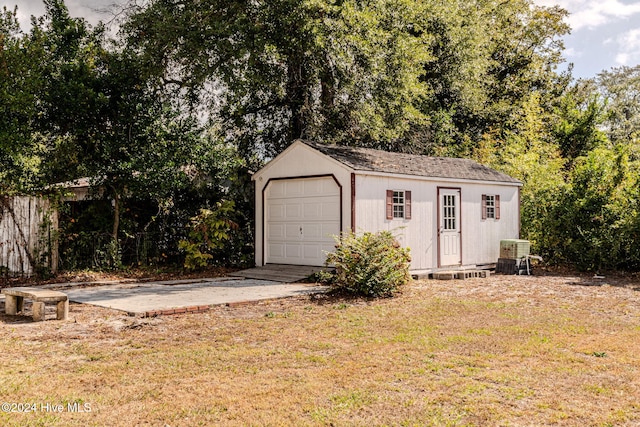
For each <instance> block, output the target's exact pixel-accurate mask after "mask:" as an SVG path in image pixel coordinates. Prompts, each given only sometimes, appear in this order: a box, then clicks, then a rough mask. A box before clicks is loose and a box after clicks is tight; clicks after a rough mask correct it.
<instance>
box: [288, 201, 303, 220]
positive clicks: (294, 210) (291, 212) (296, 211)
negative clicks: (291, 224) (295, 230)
mask: <svg viewBox="0 0 640 427" xmlns="http://www.w3.org/2000/svg"><path fill="white" fill-rule="evenodd" d="M302 212H303V211H302V204H301V203H287V204H286V205H285V218H283V219H285V220H291V219H302V218H304V217H303V215H302Z"/></svg>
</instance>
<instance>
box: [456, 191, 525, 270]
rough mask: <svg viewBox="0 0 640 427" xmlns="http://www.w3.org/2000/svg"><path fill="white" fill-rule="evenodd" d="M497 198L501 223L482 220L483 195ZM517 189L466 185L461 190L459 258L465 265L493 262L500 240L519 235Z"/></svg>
mask: <svg viewBox="0 0 640 427" xmlns="http://www.w3.org/2000/svg"><path fill="white" fill-rule="evenodd" d="M483 194H488V195H499V196H500V219H499V220H496V219H485V220H483V219H482V211H481V209H482V195H483ZM518 204H519V200H518V187H510V186H503V185H483V184H466V185H465V186H464V187H463V189H462V230H463V231H462V236H463V237H462V239H463V240H462V257H463V263H465V264H484V263H490V262H496V261H497V260H498V257H499V255H500V240H502V239H515V238H517V237H519V236H518V233H519V224H520V218H519V214H520V211H519V206H518Z"/></svg>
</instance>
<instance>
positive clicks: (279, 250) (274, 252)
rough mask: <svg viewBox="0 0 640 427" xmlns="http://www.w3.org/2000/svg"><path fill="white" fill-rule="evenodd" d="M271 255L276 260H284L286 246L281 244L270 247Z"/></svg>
mask: <svg viewBox="0 0 640 427" xmlns="http://www.w3.org/2000/svg"><path fill="white" fill-rule="evenodd" d="M268 249H269V255H270V256H271V257H273V258H275V259H278V258H279V259H284V245H282V244H280V243H276V244H270V245H268Z"/></svg>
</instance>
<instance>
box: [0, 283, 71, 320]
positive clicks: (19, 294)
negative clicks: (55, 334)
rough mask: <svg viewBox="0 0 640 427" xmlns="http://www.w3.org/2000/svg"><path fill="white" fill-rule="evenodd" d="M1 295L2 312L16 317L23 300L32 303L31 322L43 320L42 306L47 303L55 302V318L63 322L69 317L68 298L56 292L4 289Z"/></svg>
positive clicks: (33, 289)
mask: <svg viewBox="0 0 640 427" xmlns="http://www.w3.org/2000/svg"><path fill="white" fill-rule="evenodd" d="M2 293H3V294H4V295H5V297H6V299H5V303H4V312H5V313H6V314H10V315H16V314H18V313H19V312H21V311H22V308H23V305H24V299H25V298H27V299H29V300H31V301H33V321H34V322H39V321H41V320H44V305H45V303H48V302H55V303H56V304H57V306H56V318H57V319H58V320H65V319H66V318H67V316H69V297H68V296H67V294H64V293H62V292H58V291H50V290H48V289H38V288H28V287H19V288H4V289H2Z"/></svg>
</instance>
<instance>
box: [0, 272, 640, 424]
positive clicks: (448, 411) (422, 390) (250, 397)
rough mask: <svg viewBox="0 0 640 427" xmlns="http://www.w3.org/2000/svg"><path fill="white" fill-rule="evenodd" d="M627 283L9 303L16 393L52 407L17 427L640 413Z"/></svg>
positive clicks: (3, 376) (26, 416)
mask: <svg viewBox="0 0 640 427" xmlns="http://www.w3.org/2000/svg"><path fill="white" fill-rule="evenodd" d="M611 284H615V283H613V282H610V284H609V285H602V284H601V283H591V282H590V281H589V280H585V279H583V278H575V277H558V276H556V277H504V276H496V277H492V278H490V279H473V280H467V281H421V282H416V283H414V284H412V285H411V286H409V287H408V288H406V289H405V291H404V292H403V294H402V295H400V296H398V297H396V298H393V299H385V300H377V301H365V300H347V299H339V298H328V297H320V298H316V299H309V298H300V299H289V300H281V301H276V302H268V303H261V304H254V305H248V306H242V307H234V308H229V307H217V308H215V309H214V310H212V311H210V312H208V313H205V314H190V315H182V316H172V317H159V318H155V319H136V318H130V317H126V316H123V315H121V314H120V313H118V312H115V311H110V310H106V309H100V308H96V307H91V306H86V305H75V304H72V305H71V310H70V317H71V319H72V320H71V321H68V322H59V321H46V322H40V323H31V322H30V321H28V320H23V319H20V318H15V317H2V316H0V323H2V326H1V328H2V335H1V338H0V346H1V348H0V362H1V365H2V369H1V370H0V396H2V401H4V402H13V403H35V404H36V407H37V409H38V411H37V412H35V413H6V412H0V425H3V426H91V425H96V426H107V425H108V426H118V425H120V426H136V425H139V426H164V425H170V426H199V425H202V426H211V425H277V426H279V425H296V426H297V425H356V426H360V425H362V426H364V425H366V426H371V425H394V426H395V425H406V426H429V425H434V426H539V425H559V426H607V425H611V426H636V425H640V360H639V355H640V293H639V292H638V290H639V289H640V283H637V282H635V283H634V281H633V280H632V281H627V282H626V283H621V285H620V286H612V285H611ZM589 285H598V286H589ZM47 403H49V404H51V405H58V404H61V405H63V407H64V412H63V413H52V412H46V411H45V410H44V409H46V406H45V407H44V409H43V406H42V405H46V404H47ZM68 403H72V404H73V403H77V404H80V405H82V404H84V403H87V404H89V406H90V409H91V412H84V413H73V412H69V411H67V406H66V405H67V404H68Z"/></svg>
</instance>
